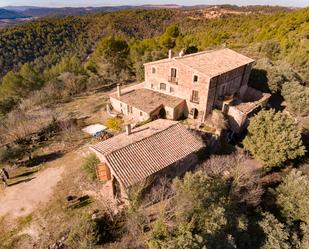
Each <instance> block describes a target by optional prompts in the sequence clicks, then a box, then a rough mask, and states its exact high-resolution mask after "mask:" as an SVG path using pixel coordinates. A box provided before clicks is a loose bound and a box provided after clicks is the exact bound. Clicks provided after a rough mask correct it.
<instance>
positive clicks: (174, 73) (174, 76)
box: [171, 68, 177, 78]
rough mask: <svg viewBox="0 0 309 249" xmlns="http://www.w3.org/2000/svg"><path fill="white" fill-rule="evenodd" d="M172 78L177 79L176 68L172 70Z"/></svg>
mask: <svg viewBox="0 0 309 249" xmlns="http://www.w3.org/2000/svg"><path fill="white" fill-rule="evenodd" d="M171 77H172V78H176V77H177V69H176V68H171Z"/></svg>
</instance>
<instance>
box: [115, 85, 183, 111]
mask: <svg viewBox="0 0 309 249" xmlns="http://www.w3.org/2000/svg"><path fill="white" fill-rule="evenodd" d="M110 97H112V98H115V99H118V100H119V101H121V102H123V103H126V104H128V105H131V106H133V107H135V108H137V109H139V110H141V111H144V112H146V113H148V114H151V113H152V112H153V111H155V110H156V109H157V108H159V107H160V106H161V105H164V106H168V107H172V108H174V107H176V106H178V105H180V104H181V103H183V102H184V101H185V100H184V99H181V98H178V97H175V96H171V95H167V94H164V93H160V92H156V91H152V90H149V89H146V88H140V89H134V90H130V91H126V89H123V90H122V94H121V96H120V97H118V95H117V93H113V94H111V95H110Z"/></svg>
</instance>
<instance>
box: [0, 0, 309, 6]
mask: <svg viewBox="0 0 309 249" xmlns="http://www.w3.org/2000/svg"><path fill="white" fill-rule="evenodd" d="M143 4H179V5H197V4H212V5H213V4H236V5H282V6H294V7H308V6H309V0H113V1H111V0H109V1H108V0H86V1H85V0H0V6H8V5H14V6H40V7H89V6H94V7H98V6H114V5H143Z"/></svg>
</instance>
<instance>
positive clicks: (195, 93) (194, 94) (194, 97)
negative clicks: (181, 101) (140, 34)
mask: <svg viewBox="0 0 309 249" xmlns="http://www.w3.org/2000/svg"><path fill="white" fill-rule="evenodd" d="M191 101H192V102H194V103H198V102H199V97H198V91H195V90H193V91H192V96H191Z"/></svg>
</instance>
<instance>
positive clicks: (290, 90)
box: [281, 81, 309, 116]
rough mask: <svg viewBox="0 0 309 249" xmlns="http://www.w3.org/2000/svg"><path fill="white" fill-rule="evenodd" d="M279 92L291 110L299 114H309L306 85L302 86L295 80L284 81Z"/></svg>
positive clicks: (308, 94)
mask: <svg viewBox="0 0 309 249" xmlns="http://www.w3.org/2000/svg"><path fill="white" fill-rule="evenodd" d="M281 93H282V96H283V98H284V100H285V101H286V103H287V107H288V109H289V110H290V111H291V112H293V113H294V114H296V115H299V116H307V115H308V114H309V87H308V86H303V85H301V84H300V83H299V82H297V81H294V82H291V83H285V84H284V85H283V87H282V92H281Z"/></svg>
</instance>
